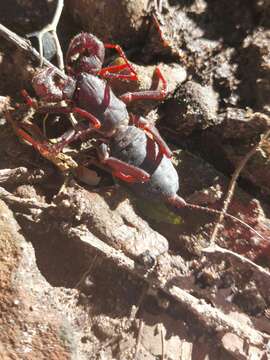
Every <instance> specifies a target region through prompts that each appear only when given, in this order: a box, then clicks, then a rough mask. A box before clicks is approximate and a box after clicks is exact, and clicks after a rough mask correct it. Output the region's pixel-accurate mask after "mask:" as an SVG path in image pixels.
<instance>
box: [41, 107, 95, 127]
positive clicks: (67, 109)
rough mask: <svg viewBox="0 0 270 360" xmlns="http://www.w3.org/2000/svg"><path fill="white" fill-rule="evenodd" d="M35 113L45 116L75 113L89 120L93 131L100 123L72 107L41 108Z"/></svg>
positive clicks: (92, 116) (89, 114)
mask: <svg viewBox="0 0 270 360" xmlns="http://www.w3.org/2000/svg"><path fill="white" fill-rule="evenodd" d="M37 112H42V113H47V114H55V113H62V114H70V113H76V114H78V115H80V116H81V117H83V118H85V119H87V120H89V122H90V123H91V124H92V125H93V127H94V129H99V128H100V126H101V124H100V121H99V120H98V119H97V118H96V117H95V116H94V115H93V114H91V113H89V112H88V111H85V110H83V109H81V108H79V107H76V106H75V107H73V106H42V107H39V108H37Z"/></svg>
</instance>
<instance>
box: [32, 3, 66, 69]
mask: <svg viewBox="0 0 270 360" xmlns="http://www.w3.org/2000/svg"><path fill="white" fill-rule="evenodd" d="M63 7H64V0H57V5H56V10H55V13H54V17H53V19H52V22H51V23H50V24H48V25H46V26H45V27H44V28H43V29H41V30H40V31H35V32H33V33H31V34H28V35H27V37H28V38H29V37H34V36H35V37H37V39H38V44H39V54H40V66H42V65H43V62H44V57H43V43H42V39H43V36H44V35H45V34H46V33H48V32H51V33H52V37H53V39H54V42H55V46H56V56H57V63H58V66H59V68H60V70H64V57H63V52H62V49H61V45H60V42H59V39H58V36H57V33H56V29H57V25H58V23H59V20H60V16H61V14H62V11H63Z"/></svg>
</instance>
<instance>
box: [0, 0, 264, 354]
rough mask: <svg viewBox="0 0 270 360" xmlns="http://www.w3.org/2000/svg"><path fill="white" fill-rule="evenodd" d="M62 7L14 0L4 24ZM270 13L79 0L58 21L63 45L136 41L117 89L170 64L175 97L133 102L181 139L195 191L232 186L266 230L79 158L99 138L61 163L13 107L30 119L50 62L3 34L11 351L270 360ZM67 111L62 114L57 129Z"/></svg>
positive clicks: (129, 45)
mask: <svg viewBox="0 0 270 360" xmlns="http://www.w3.org/2000/svg"><path fill="white" fill-rule="evenodd" d="M54 9H55V2H54V1H49V0H38V1H37V0H25V1H21V0H13V1H10V2H6V3H5V4H4V3H2V2H1V4H0V22H1V23H2V24H4V25H5V26H7V27H8V28H10V29H11V30H13V31H15V32H16V33H17V34H19V35H21V36H25V35H26V34H27V33H30V32H32V31H35V30H38V29H41V28H42V27H43V26H45V25H46V24H47V23H48V22H49V21H50V19H51V18H52V16H53V13H54ZM153 14H154V16H153ZM269 15H270V2H269V1H268V0H251V1H246V0H236V1H233V2H232V1H231V2H228V1H225V0H219V1H215V0H178V1H173V0H171V1H167V0H163V1H161V0H159V1H149V0H148V1H147V0H140V1H134V0H129V1H127V0H118V1H106V0H104V1H92V0H84V1H82V0H66V1H65V7H64V12H63V14H62V16H61V19H60V24H59V27H58V34H59V39H60V43H61V46H62V49H63V52H65V51H66V50H67V46H68V43H69V41H70V39H71V38H72V36H74V35H75V34H76V33H78V32H79V31H81V30H84V31H90V32H92V33H94V34H96V35H97V36H98V37H99V38H100V39H102V40H103V41H104V42H108V41H110V42H113V43H119V44H120V45H121V46H122V47H123V48H124V49H125V51H126V53H127V56H128V58H129V59H130V60H131V61H132V63H133V64H134V67H135V68H136V71H137V72H138V74H139V82H136V83H135V82H123V81H118V80H117V81H116V80H115V81H113V82H111V84H110V85H111V86H112V87H113V89H114V91H115V93H116V94H118V95H120V94H121V93H124V92H127V91H136V90H138V89H149V88H150V87H151V86H155V79H153V72H154V69H155V67H156V66H157V65H158V66H159V67H160V69H161V70H162V72H163V73H164V76H165V78H166V79H167V81H168V96H167V98H166V100H165V101H163V102H162V103H161V102H158V101H139V102H137V103H136V104H135V103H134V104H133V105H132V106H130V107H129V111H132V112H133V113H136V114H140V115H144V116H147V117H148V119H149V120H150V121H156V124H157V126H158V127H159V129H160V132H161V134H162V136H163V137H164V138H165V139H166V141H167V142H168V143H169V144H170V147H171V148H172V149H173V150H174V157H173V162H174V164H175V167H176V169H177V171H178V174H179V178H180V191H179V194H180V195H181V196H183V197H184V198H185V199H186V200H188V201H189V202H190V203H194V204H198V205H204V206H208V207H211V208H214V209H221V208H222V206H223V205H224V201H225V200H226V197H227V194H228V187H229V188H230V189H231V191H230V194H231V195H233V196H232V199H231V200H230V202H229V205H228V212H229V213H231V214H233V215H234V216H236V217H238V218H240V219H241V220H242V221H244V222H246V223H247V224H249V225H250V226H251V227H252V228H253V229H254V230H256V231H257V234H256V233H255V232H254V231H253V230H251V229H248V228H247V227H244V226H242V225H241V224H239V223H237V222H235V221H231V220H229V219H225V220H224V221H223V222H222V223H221V224H220V226H219V227H217V222H218V218H217V216H213V215H212V214H208V213H204V212H202V211H196V210H194V209H183V210H181V211H179V212H178V213H177V214H175V213H174V212H172V211H171V210H170V209H167V208H166V207H165V206H163V205H162V204H155V203H154V204H153V203H152V202H150V201H149V200H148V199H145V200H142V199H139V198H138V197H137V196H135V195H134V194H133V193H131V192H130V191H129V190H128V189H127V188H126V187H124V186H123V185H121V184H115V182H114V181H113V179H112V178H111V176H110V175H109V174H108V173H106V172H105V171H103V170H102V169H99V168H98V167H96V166H93V165H92V166H89V167H87V168H86V167H84V168H79V169H76V170H73V165H72V164H73V162H71V159H73V160H72V161H74V160H75V161H76V162H77V163H78V162H79V163H80V162H82V161H84V160H85V156H86V155H87V154H88V150H89V146H90V145H89V144H88V143H87V142H85V145H83V146H82V147H81V148H80V151H79V147H78V146H79V145H78V144H75V145H74V146H73V145H72V146H70V147H67V148H66V149H65V152H64V154H63V157H62V158H61V159H60V158H57V161H56V159H53V160H54V161H53V162H52V161H49V160H48V159H46V158H44V157H42V156H41V155H40V154H39V153H38V152H37V151H36V150H34V149H33V147H31V146H29V144H26V143H25V142H22V141H21V140H20V139H19V138H18V136H17V134H15V133H14V129H13V128H12V126H11V123H10V121H9V120H10V119H9V118H8V117H7V116H6V109H7V108H9V109H11V110H12V111H11V114H12V116H13V117H14V118H16V120H18V118H19V117H20V116H24V117H25V116H26V115H25V114H26V112H27V110H26V108H25V107H23V106H22V107H20V108H18V106H17V105H16V104H18V103H22V99H21V97H20V91H21V89H23V88H25V89H27V90H28V91H29V93H30V94H31V95H33V96H34V92H33V89H32V86H31V79H32V77H33V74H34V73H35V72H36V71H37V69H38V67H39V62H38V61H33V59H30V58H29V56H28V55H27V54H26V53H25V52H21V51H20V50H18V49H17V48H16V47H14V45H13V44H12V43H11V42H10V41H7V40H4V38H2V37H1V41H0V154H1V155H0V259H1V263H0V287H1V292H0V297H1V299H0V308H1V316H0V329H1V331H0V357H1V358H3V359H37V358H40V359H93V360H94V359H102V360H105V359H108V360H109V359H123V360H124V359H125V360H126V359H138V360H139V359H147V360H154V359H167V360H179V359H181V360H190V359H196V360H197V359H198V360H206V359H224V360H227V359H228V360H229V359H251V360H253V359H258V360H259V359H261V360H265V359H268V358H269V359H270V320H269V319H270V300H269V299H270V273H269V268H270V254H269V251H270V218H269V216H270V208H269V205H270V201H269V193H270V167H269V159H270V142H269V141H270V140H268V131H269V116H270V98H269V94H270V91H269V90H270V82H269V81H270V57H269V56H270V55H269V54H270V32H269V25H270V20H269V19H270V17H269ZM108 58H109V61H113V60H114V59H113V53H111V54H108ZM52 61H53V62H54V63H55V59H52ZM29 116H30V115H29ZM42 120H43V119H41V118H37V119H36V121H37V124H38V125H40V128H41V129H42ZM66 123H67V122H66V120H65V118H63V117H62V118H60V120H55V118H49V119H48V121H47V128H46V130H47V135H48V136H49V137H50V138H52V137H57V136H59V134H60V133H61V131H63V128H65V126H66V125H65V124H66ZM261 139H263V140H261ZM80 146H81V144H80ZM90 152H91V149H90ZM59 162H61V168H62V169H63V167H64V168H65V169H66V171H60V170H59V166H58V167H57V166H56V165H57V164H58V165H59ZM237 170H238V172H240V176H238V175H239V174H238V173H237V172H235V171H237ZM240 170H241V171H240ZM232 178H233V179H236V178H237V184H236V186H235V188H234V185H235V183H233V182H232V181H231V179H232Z"/></svg>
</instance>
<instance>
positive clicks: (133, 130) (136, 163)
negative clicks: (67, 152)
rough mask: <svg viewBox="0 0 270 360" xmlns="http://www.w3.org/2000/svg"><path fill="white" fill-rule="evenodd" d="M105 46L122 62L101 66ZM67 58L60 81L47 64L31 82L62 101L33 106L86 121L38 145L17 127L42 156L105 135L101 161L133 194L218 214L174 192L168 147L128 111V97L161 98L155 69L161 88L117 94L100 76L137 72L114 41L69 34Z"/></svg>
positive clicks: (129, 77) (132, 77)
mask: <svg viewBox="0 0 270 360" xmlns="http://www.w3.org/2000/svg"><path fill="white" fill-rule="evenodd" d="M105 48H113V49H115V50H116V51H117V52H118V53H119V55H120V57H121V58H122V60H123V63H122V64H120V65H112V66H108V67H105V68H102V64H103V62H104V57H105ZM66 63H67V69H68V74H69V76H68V77H67V78H66V79H65V80H63V79H59V78H58V76H57V75H56V73H55V71H54V70H53V69H52V68H46V69H45V70H42V71H41V72H39V73H38V74H37V75H35V76H34V78H33V87H34V89H35V92H36V93H37V95H38V96H39V97H40V98H41V99H42V100H44V101H45V102H53V103H56V102H58V103H59V104H60V102H61V101H62V100H65V101H66V103H67V106H62V105H61V104H60V105H57V104H53V105H45V106H42V107H36V108H37V111H38V112H43V113H76V114H78V115H79V116H80V117H82V118H84V119H87V120H88V121H89V123H88V124H87V126H86V127H85V124H84V123H79V124H77V126H76V127H75V128H74V129H72V130H71V131H69V132H67V133H65V134H64V135H63V137H62V140H61V141H60V142H59V143H57V144H56V145H48V144H41V143H39V142H37V141H35V140H34V139H33V138H32V137H31V136H29V135H28V134H27V133H26V132H25V131H24V130H23V129H19V131H18V132H19V134H20V135H21V136H22V137H24V138H25V139H26V140H27V141H28V142H31V143H32V145H33V146H34V147H35V148H37V149H38V151H39V152H40V153H41V154H42V155H43V154H45V153H57V152H59V151H61V150H62V149H63V148H64V146H65V145H66V144H68V143H70V142H71V141H74V140H76V139H78V138H79V137H81V136H82V135H86V134H88V133H90V132H98V133H99V134H101V135H102V137H104V138H105V141H103V142H102V143H101V144H100V146H99V147H98V149H97V150H98V155H99V159H100V161H101V163H102V164H104V165H106V166H108V167H109V169H110V171H111V172H112V174H113V176H115V177H117V178H120V179H121V180H123V181H125V182H126V183H128V185H129V186H130V187H131V188H132V190H133V191H134V192H135V193H137V194H138V195H140V196H143V197H144V198H146V199H154V200H161V201H164V202H166V203H167V204H170V205H172V206H173V207H174V208H181V207H189V208H192V209H197V210H203V211H207V212H210V213H213V214H220V211H218V210H215V209H209V208H206V207H203V206H198V205H194V204H189V203H187V202H186V201H185V200H184V199H183V198H181V197H180V196H179V195H178V194H177V192H178V190H179V177H178V174H177V172H176V170H175V168H174V166H173V164H172V162H171V160H170V157H171V151H170V150H169V148H168V146H167V145H166V143H165V142H164V140H163V139H162V137H161V136H160V134H159V132H158V130H157V129H156V128H155V126H153V125H151V124H149V123H148V122H147V120H146V119H144V118H142V117H136V116H133V115H131V116H130V115H129V113H128V111H127V108H126V104H128V103H129V102H131V101H133V100H138V99H157V100H162V99H164V98H165V96H166V85H167V84H166V80H165V79H164V77H163V75H162V73H161V72H160V70H159V69H158V68H156V71H155V72H156V75H157V76H158V77H159V79H160V80H161V82H162V88H161V90H153V91H152V90H149V91H140V92H134V93H126V94H123V95H121V96H120V97H119V98H117V97H116V96H115V95H114V93H113V91H112V89H111V87H110V86H109V85H108V83H107V82H106V81H104V80H103V79H112V78H118V79H126V80H131V81H134V80H137V74H136V71H135V70H134V69H133V67H132V65H131V64H130V63H129V62H128V60H127V58H126V56H125V54H124V52H123V50H122V49H121V48H120V47H119V46H118V45H112V44H103V43H102V42H101V41H100V40H99V39H97V38H96V37H95V36H94V35H92V34H89V33H81V34H79V35H77V36H75V37H74V38H73V39H72V41H71V43H70V46H69V49H68V52H67V56H66ZM123 70H125V72H124V73H123ZM25 96H26V100H27V102H28V103H29V105H31V106H36V104H35V102H34V101H33V100H32V99H31V98H30V97H29V96H28V95H25ZM224 215H225V216H227V217H230V218H231V219H234V220H235V221H238V222H240V223H241V224H242V225H244V226H245V227H248V228H249V229H250V230H252V231H253V232H255V233H256V235H258V236H260V237H261V238H262V236H261V235H260V234H258V233H257V232H256V231H255V230H254V229H253V228H251V227H250V226H249V225H248V224H245V223H244V222H243V221H241V220H240V219H237V218H235V217H234V216H232V215H230V214H224Z"/></svg>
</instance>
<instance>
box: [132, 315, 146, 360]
mask: <svg viewBox="0 0 270 360" xmlns="http://www.w3.org/2000/svg"><path fill="white" fill-rule="evenodd" d="M143 326H144V322H143V319H140V325H139V330H138V336H137V340H136V349H135V355H134V359H135V360H139V357H138V355H139V350H140V344H141V338H142V331H143Z"/></svg>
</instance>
